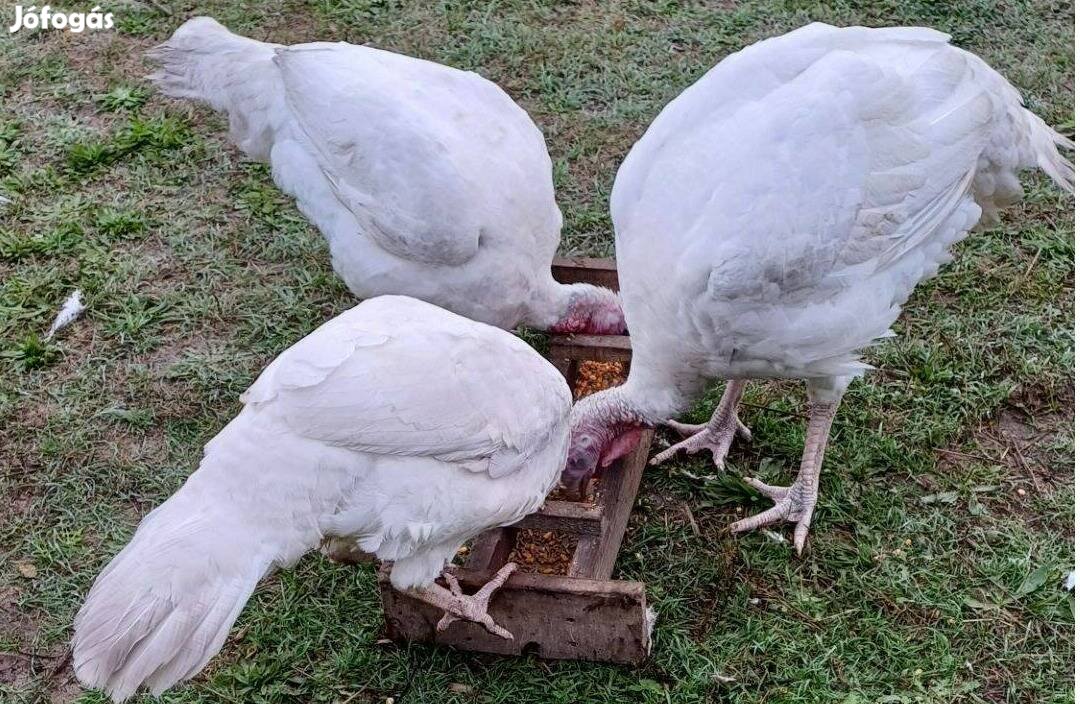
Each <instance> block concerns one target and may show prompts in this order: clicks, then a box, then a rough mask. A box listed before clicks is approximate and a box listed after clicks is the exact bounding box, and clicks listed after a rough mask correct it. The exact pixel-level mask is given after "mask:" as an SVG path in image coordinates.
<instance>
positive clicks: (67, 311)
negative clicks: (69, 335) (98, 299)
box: [45, 290, 86, 340]
mask: <svg viewBox="0 0 1080 704" xmlns="http://www.w3.org/2000/svg"><path fill="white" fill-rule="evenodd" d="M84 310H86V306H85V305H83V302H82V291H79V290H76V291H75V292H74V293H72V294H71V295H70V296H68V297H67V300H65V301H64V305H62V306H60V312H58V313H57V314H56V318H55V319H54V320H53V323H52V325H50V326H49V331H48V332H47V333H45V339H46V340H51V339H52V336H53V335H55V334H56V333H58V332H60V331H61V330H62V329H64V328H66V327H67V326H68V325H71V324H72V323H73V322H75V319H76V318H78V317H79V316H80V315H82V313H83V311H84Z"/></svg>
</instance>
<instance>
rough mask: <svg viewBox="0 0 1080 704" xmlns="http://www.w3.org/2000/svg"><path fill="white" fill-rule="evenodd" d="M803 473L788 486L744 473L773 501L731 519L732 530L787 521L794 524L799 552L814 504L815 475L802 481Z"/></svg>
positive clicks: (806, 534)
mask: <svg viewBox="0 0 1080 704" xmlns="http://www.w3.org/2000/svg"><path fill="white" fill-rule="evenodd" d="M804 476H805V475H802V474H800V475H799V477H798V478H797V479H796V480H795V483H794V484H792V485H791V486H773V485H772V484H766V483H765V482H763V481H759V480H757V479H754V478H753V477H743V481H745V482H746V483H747V484H749V485H750V486H752V487H754V488H755V489H757V490H758V491H760V492H761V493H762V494H764V495H765V496H768V497H769V498H770V499H772V500H773V502H774V503H775V505H774V506H773V507H772V508H770V509H768V510H766V511H762V512H761V513H758V514H755V515H753V516H748V517H746V518H744V519H742V520H740V521H736V522H734V523H732V524H731V532H732V533H741V532H743V531H748V530H753V529H755V528H761V527H762V526H767V525H770V524H772V523H778V522H780V521H790V522H791V523H794V524H795V537H794V543H795V552H796V553H798V554H800V555H801V554H802V551H803V547H804V546H805V545H806V537H807V536H808V535H810V519H811V518H812V517H813V515H814V506H815V505H816V504H817V479H816V477H815V478H814V480H813V481H812V482H811V481H805V480H804Z"/></svg>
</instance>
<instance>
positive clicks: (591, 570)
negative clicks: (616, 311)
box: [379, 258, 652, 664]
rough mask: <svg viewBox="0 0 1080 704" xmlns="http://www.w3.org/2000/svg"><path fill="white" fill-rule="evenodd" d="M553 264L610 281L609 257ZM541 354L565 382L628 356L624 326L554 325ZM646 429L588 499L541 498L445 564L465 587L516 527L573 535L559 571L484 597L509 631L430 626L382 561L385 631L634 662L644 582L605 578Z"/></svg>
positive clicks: (400, 636)
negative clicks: (457, 562)
mask: <svg viewBox="0 0 1080 704" xmlns="http://www.w3.org/2000/svg"><path fill="white" fill-rule="evenodd" d="M552 273H553V274H554V276H555V278H556V280H558V281H560V282H562V283H577V282H584V283H591V284H598V285H601V286H607V287H609V288H612V289H618V283H619V282H618V277H617V275H616V272H615V263H614V262H613V261H612V260H610V259H587V258H574V259H562V258H560V259H556V260H555V262H554V263H553V264H552ZM548 357H549V359H551V361H552V363H553V364H555V366H556V367H558V369H559V370H560V371H561V372H562V373H563V374H564V375H565V376H566V378H567V381H568V382H569V383H570V386H571V388H573V387H574V385H575V382H576V378H577V373H578V365H579V363H580V362H582V361H585V360H598V361H622V362H627V363H629V362H630V340H629V338H628V337H626V336H594V335H554V336H553V337H552V339H551V345H550V351H549V353H548ZM651 443H652V432H651V431H647V432H645V433H643V434H642V438H641V442H640V444H639V445H638V447H637V448H636V449H635V450H634V451H633V452H632V453H630V454H629V455H627V456H625V457H624V458H623V459H622V460H620V461H619V462H617V463H616V464H615V465H613V466H611V467H609V468H607V469H605V470H604V471H603V472H601V473H600V475H599V479H598V481H597V486H596V491H595V504H592V503H579V502H573V501H561V500H552V499H549V500H548V501H547V502H546V503H545V504H544V506H543V508H541V509H540V510H539V511H538V512H536V513H534V514H532V515H530V516H527V517H525V518H524V519H523V520H522V521H520V522H519V523H517V524H516V525H514V526H510V527H507V528H497V529H494V530H490V531H488V532H486V533H484V534H482V535H480V536H479V537H477V538H476V540H474V541H473V544H472V547H471V549H470V551H469V554H468V559H467V561H466V563H465V565H464V566H463V567H456V568H454V574H455V576H456V577H457V578H458V580H459V581H460V582H461V585H462V588H463V589H464V590H465V592H466V593H471V592H473V591H475V590H476V589H477V588H479V587H480V586H481V585H483V584H484V583H486V582H487V581H488V580H489V579H490V578H491V576H492V575H493V574H494V573H495V571H496V570H498V569H499V568H500V567H502V566H503V565H505V564H506V562H507V561H508V558H509V556H510V554H511V552H513V550H514V545H515V541H516V540H517V538H518V535H519V531H520V530H521V529H534V530H539V531H553V532H559V533H563V534H569V535H572V536H576V538H577V540H576V548H574V553H573V558H572V559H571V561H570V565H569V568H568V570H567V574H566V575H565V576H563V575H548V574H537V573H530V572H523V571H521V570H519V571H518V572H515V573H514V574H513V575H512V576H511V577H510V579H508V580H507V582H506V584H504V585H503V586H502V588H501V589H499V590H498V591H497V592H496V593H495V595H494V596H493V597H492V599H491V602H490V610H489V613H490V614H491V616H492V618H494V619H495V622H496V623H498V624H500V625H502V626H503V627H504V628H507V629H508V630H509V631H510V632H511V633H513V634H514V640H503V639H502V638H499V637H498V636H494V635H491V634H490V633H488V632H487V631H486V630H485V629H484V628H483V627H482V626H480V625H478V624H475V623H471V622H467V621H455V622H454V623H453V624H452V625H451V626H450V627H449V628H448V629H447V630H445V631H443V632H442V633H438V632H436V630H435V624H436V623H438V622H439V619H440V618H441V616H442V613H441V612H440V611H439V610H438V609H436V608H435V607H433V606H430V605H428V604H425V603H423V602H420V601H417V600H416V599H413V598H411V597H409V596H406V595H405V594H402V593H400V592H398V591H396V590H394V589H393V588H392V587H391V586H390V579H389V565H383V566H382V568H381V569H380V571H379V587H380V590H381V593H382V604H383V612H384V614H385V617H386V630H387V635H388V636H389V637H390V638H393V639H394V640H407V641H422V642H434V643H438V644H440V645H449V646H452V647H455V648H460V649H462V650H476V651H481V652H487V653H498V654H502V655H520V654H523V653H534V654H536V655H538V656H539V657H542V658H551V659H571V660H593V661H598V662H612V663H623V664H638V663H641V662H642V661H644V660H645V658H646V657H648V655H649V645H650V643H649V637H650V630H651V625H652V624H651V619H650V617H649V614H648V612H647V609H646V604H645V585H644V584H642V583H641V582H627V581H622V580H613V579H611V572H612V569H613V568H614V566H615V559H616V557H617V556H618V553H619V546H620V544H621V543H622V539H623V535H624V534H625V533H626V525H627V523H628V522H629V520H630V511H631V509H632V508H633V505H634V498H635V497H636V495H637V491H638V486H639V484H640V483H641V475H642V472H643V470H644V469H645V464H646V462H647V460H648V453H649V446H650V444H651Z"/></svg>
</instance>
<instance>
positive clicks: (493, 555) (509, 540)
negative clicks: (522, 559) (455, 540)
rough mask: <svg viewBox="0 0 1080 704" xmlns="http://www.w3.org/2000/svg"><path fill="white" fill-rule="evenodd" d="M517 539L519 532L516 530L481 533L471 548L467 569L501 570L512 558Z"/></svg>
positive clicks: (482, 570) (492, 530) (466, 563)
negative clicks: (511, 554)
mask: <svg viewBox="0 0 1080 704" xmlns="http://www.w3.org/2000/svg"><path fill="white" fill-rule="evenodd" d="M516 539H517V530H516V529H514V528H493V529H491V530H489V531H486V532H484V533H481V534H480V535H478V536H476V538H474V539H473V541H472V545H471V546H470V547H469V557H468V559H466V560H465V567H466V568H468V569H470V570H476V571H480V572H486V571H489V570H497V569H499V568H500V567H502V566H503V565H505V564H506V561H507V559H509V558H510V553H511V552H513V550H514V541H515V540H516Z"/></svg>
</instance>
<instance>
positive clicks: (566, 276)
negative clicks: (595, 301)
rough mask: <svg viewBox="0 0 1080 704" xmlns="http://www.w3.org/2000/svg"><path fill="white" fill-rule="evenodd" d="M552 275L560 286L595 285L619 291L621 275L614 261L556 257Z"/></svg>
mask: <svg viewBox="0 0 1080 704" xmlns="http://www.w3.org/2000/svg"><path fill="white" fill-rule="evenodd" d="M551 275H552V276H553V277H555V280H556V281H558V282H559V283H560V284H593V285H594V286H604V287H605V288H610V289H611V290H613V291H618V290H619V273H618V270H617V269H616V267H615V260H614V259H594V258H592V257H555V259H554V260H553V261H552V262H551Z"/></svg>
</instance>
